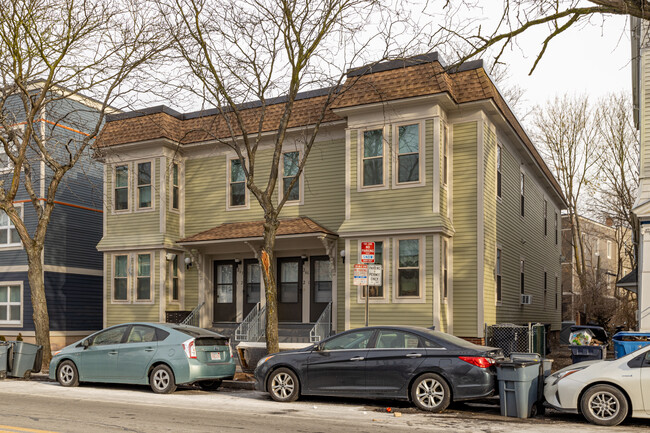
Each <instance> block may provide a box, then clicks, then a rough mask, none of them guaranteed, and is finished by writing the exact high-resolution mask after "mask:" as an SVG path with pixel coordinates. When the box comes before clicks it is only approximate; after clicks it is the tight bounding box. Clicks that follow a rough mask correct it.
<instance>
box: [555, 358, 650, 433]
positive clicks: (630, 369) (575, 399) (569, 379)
mask: <svg viewBox="0 0 650 433" xmlns="http://www.w3.org/2000/svg"><path fill="white" fill-rule="evenodd" d="M544 397H545V398H546V402H547V403H548V404H549V405H550V406H552V407H553V408H555V409H557V410H559V411H563V412H571V413H581V414H582V415H583V416H584V417H585V418H586V419H587V421H589V422H591V423H593V424H598V425H618V424H620V423H621V422H622V421H623V420H624V419H625V418H626V417H627V416H628V415H630V416H632V417H635V418H650V346H648V347H644V348H641V349H639V350H637V351H636V352H633V353H630V354H629V355H626V356H624V357H622V358H619V359H617V360H614V361H586V362H580V363H577V364H573V365H570V366H568V367H566V368H563V369H562V370H559V371H557V372H555V373H553V374H552V375H550V376H549V377H548V378H547V379H546V381H545V384H544Z"/></svg>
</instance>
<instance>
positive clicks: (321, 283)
mask: <svg viewBox="0 0 650 433" xmlns="http://www.w3.org/2000/svg"><path fill="white" fill-rule="evenodd" d="M310 265H311V270H310V271H311V272H310V275H311V284H310V285H311V296H310V301H309V321H310V322H312V323H313V322H316V321H317V320H318V318H319V317H320V315H321V314H322V313H323V310H325V307H327V304H329V303H330V302H332V273H331V271H330V270H331V267H330V258H329V257H328V256H318V257H311V258H310Z"/></svg>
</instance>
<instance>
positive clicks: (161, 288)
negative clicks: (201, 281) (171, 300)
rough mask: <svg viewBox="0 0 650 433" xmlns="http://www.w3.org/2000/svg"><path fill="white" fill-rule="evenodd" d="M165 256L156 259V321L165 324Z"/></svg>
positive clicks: (161, 254) (163, 252) (161, 255)
mask: <svg viewBox="0 0 650 433" xmlns="http://www.w3.org/2000/svg"><path fill="white" fill-rule="evenodd" d="M160 171H161V172H164V170H160ZM161 195H162V194H161ZM160 208H161V209H163V205H162V203H161V205H160ZM161 213H162V212H161ZM165 256H166V254H165V251H160V254H159V257H158V266H160V269H159V274H160V281H159V282H158V290H159V292H160V293H159V294H158V299H159V300H160V302H159V303H158V320H160V322H161V323H164V322H165V310H166V308H167V298H166V297H165V282H166V278H165V272H166V271H167V266H165V265H166V264H167V257H165ZM152 262H153V260H152ZM152 270H153V266H152ZM151 274H153V272H151ZM152 286H153V284H152Z"/></svg>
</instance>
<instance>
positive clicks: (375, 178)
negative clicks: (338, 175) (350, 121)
mask: <svg viewBox="0 0 650 433" xmlns="http://www.w3.org/2000/svg"><path fill="white" fill-rule="evenodd" d="M362 179H363V180H362V185H363V186H380V185H383V184H384V133H383V130H382V129H373V130H370V131H364V132H363V158H362Z"/></svg>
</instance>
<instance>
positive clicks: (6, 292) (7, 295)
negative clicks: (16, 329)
mask: <svg viewBox="0 0 650 433" xmlns="http://www.w3.org/2000/svg"><path fill="white" fill-rule="evenodd" d="M22 291H23V290H22V286H21V283H0V324H2V325H13V324H16V325H19V324H20V323H21V322H22V298H23V296H22V295H23V294H22Z"/></svg>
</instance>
